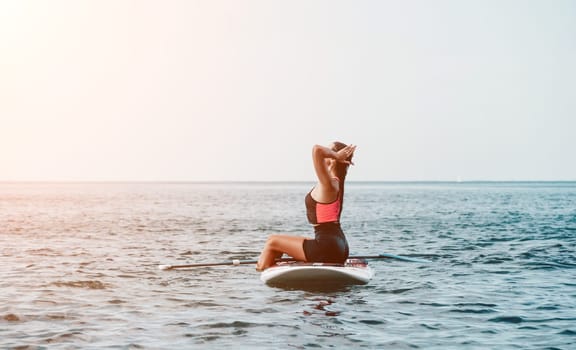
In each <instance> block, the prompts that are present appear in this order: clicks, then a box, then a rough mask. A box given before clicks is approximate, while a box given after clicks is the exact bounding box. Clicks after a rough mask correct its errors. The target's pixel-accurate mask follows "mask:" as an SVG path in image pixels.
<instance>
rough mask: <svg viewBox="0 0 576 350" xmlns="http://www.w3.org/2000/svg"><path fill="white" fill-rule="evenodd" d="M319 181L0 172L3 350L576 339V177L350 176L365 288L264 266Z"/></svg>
mask: <svg viewBox="0 0 576 350" xmlns="http://www.w3.org/2000/svg"><path fill="white" fill-rule="evenodd" d="M309 188H310V184H305V183H269V184H265V183H264V184H263V183H253V184H233V183H225V184H217V183H214V184H194V183H192V184H160V183H157V184H138V183H133V184H130V183H122V184H14V183H12V184H10V183H5V184H0V274H1V276H2V279H1V280H0V293H1V296H2V299H0V300H1V301H0V348H19V349H74V348H82V349H92V348H93V349H103V348H110V349H131V348H134V349H174V348H179V349H196V348H202V349H203V348H224V347H234V348H240V349H244V348H246V349H270V348H284V349H308V348H312V349H317V348H343V349H347V348H366V349H381V348H388V349H415V348H423V349H574V348H576V282H575V277H576V269H575V268H576V254H575V253H576V183H569V182H565V183H351V184H350V185H349V186H348V188H347V192H346V199H345V209H344V213H343V219H342V220H343V227H344V229H345V231H346V233H347V235H348V238H349V242H350V246H351V253H352V254H353V255H374V254H378V253H384V252H385V253H394V254H401V255H407V256H413V257H419V258H425V259H428V260H430V263H428V264H421V263H410V262H404V261H396V260H374V261H371V266H372V268H373V269H374V270H375V272H376V275H375V277H374V279H373V280H372V281H371V282H370V283H369V284H368V285H366V286H351V287H345V288H340V289H337V290H324V291H318V290H285V289H280V288H272V287H268V286H266V285H264V284H262V283H261V282H260V280H259V276H258V274H257V273H256V272H255V271H254V269H253V267H252V266H237V267H232V266H231V267H218V268H197V269H192V270H186V271H160V270H158V269H157V266H158V264H182V263H195V262H220V261H227V260H229V259H256V258H257V257H258V254H259V251H260V249H261V247H262V245H263V244H264V242H265V239H266V237H267V235H268V234H270V233H278V232H280V233H289V234H294V235H309V234H310V227H309V226H308V224H307V223H306V221H305V213H304V205H303V199H304V195H305V193H306V191H307V190H309Z"/></svg>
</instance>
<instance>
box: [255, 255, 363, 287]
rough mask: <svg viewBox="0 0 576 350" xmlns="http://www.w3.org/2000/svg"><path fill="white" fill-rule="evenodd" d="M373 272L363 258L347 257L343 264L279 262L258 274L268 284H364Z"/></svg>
mask: <svg viewBox="0 0 576 350" xmlns="http://www.w3.org/2000/svg"><path fill="white" fill-rule="evenodd" d="M373 276H374V272H373V271H372V269H371V268H370V267H369V266H368V263H367V262H366V260H364V259H348V260H346V262H345V263H344V264H330V263H305V262H297V261H287V262H279V263H277V264H276V265H274V266H271V267H269V268H267V269H266V270H264V271H262V273H261V274H260V280H262V282H264V283H266V284H268V285H285V286H290V285H306V284H316V285H318V284H338V285H348V284H366V283H368V282H369V281H370V279H372V277H373Z"/></svg>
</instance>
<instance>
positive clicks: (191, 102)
mask: <svg viewBox="0 0 576 350" xmlns="http://www.w3.org/2000/svg"><path fill="white" fill-rule="evenodd" d="M333 140H341V141H343V142H346V143H353V144H357V145H358V148H357V153H356V163H357V164H356V166H355V167H353V168H352V169H351V172H350V175H349V178H350V179H351V180H357V181H361V180H455V179H457V178H458V177H460V178H461V179H463V180H576V156H575V153H576V1H571V0H567V1H556V0H548V1H541V0H534V1H529V0H518V1H506V0H495V1H486V0H482V1H480V0H479V1H462V0H454V1H431V0H422V1H416V0H413V1H411V0H397V1H384V0H381V1H361V0H350V1H337V0H325V1H315V0H303V1H297V0H289V1H273V0H261V1H242V0H230V1H217V0H205V1H142V0H134V1H127V0H110V1H103V0H97V1H79V0H70V1H59V0H51V1H22V0H14V1H10V0H0V180H59V181H67V180H121V181H124V180H146V181H149V180H152V181H154V180H177V181H186V180H191V181H196V180H199V181H202V180H241V181H245V180H248V181H259V180H271V181H276V180H278V181H281V180H313V179H314V173H313V170H312V163H311V148H312V145H313V144H315V143H320V144H328V143H330V142H331V141H333Z"/></svg>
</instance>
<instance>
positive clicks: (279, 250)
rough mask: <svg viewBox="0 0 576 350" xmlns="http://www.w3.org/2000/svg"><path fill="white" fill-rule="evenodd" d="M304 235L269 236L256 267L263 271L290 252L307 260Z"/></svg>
mask: <svg viewBox="0 0 576 350" xmlns="http://www.w3.org/2000/svg"><path fill="white" fill-rule="evenodd" d="M305 239H306V238H304V237H298V236H289V235H271V236H270V237H268V240H267V241H266V244H265V245H264V249H263V250H262V254H260V259H258V264H257V265H256V269H257V270H258V271H262V270H265V269H267V268H268V267H270V266H272V265H274V260H276V259H277V258H280V257H281V256H282V254H284V253H285V254H288V255H290V256H291V257H293V258H294V259H296V260H301V261H306V255H305V254H304V240H305Z"/></svg>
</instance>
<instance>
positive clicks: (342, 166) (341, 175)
mask: <svg viewBox="0 0 576 350" xmlns="http://www.w3.org/2000/svg"><path fill="white" fill-rule="evenodd" d="M346 146H347V145H346V144H345V143H342V142H339V141H334V146H332V150H333V151H334V152H338V151H339V150H341V149H342V148H344V147H346ZM346 160H347V161H350V162H351V161H352V154H351V155H350V156H349V157H348V158H346ZM334 166H335V168H334V171H335V172H336V176H337V177H338V180H339V181H338V182H339V183H340V184H339V187H340V188H339V189H338V195H339V196H340V212H342V207H343V206H344V181H345V180H346V174H348V167H349V166H350V164H346V163H341V162H336V164H335V165H334Z"/></svg>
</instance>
